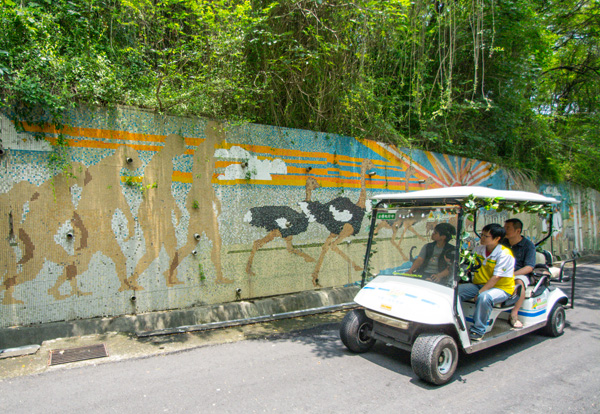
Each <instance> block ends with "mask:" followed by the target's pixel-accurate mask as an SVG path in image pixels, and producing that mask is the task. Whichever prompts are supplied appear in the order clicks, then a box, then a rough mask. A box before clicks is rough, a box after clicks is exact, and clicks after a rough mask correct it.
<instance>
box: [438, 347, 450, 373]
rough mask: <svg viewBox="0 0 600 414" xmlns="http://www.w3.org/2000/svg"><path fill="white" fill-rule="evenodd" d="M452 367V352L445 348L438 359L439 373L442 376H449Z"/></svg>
mask: <svg viewBox="0 0 600 414" xmlns="http://www.w3.org/2000/svg"><path fill="white" fill-rule="evenodd" d="M451 367H452V351H450V350H449V349H448V348H444V349H443V350H442V352H441V353H440V356H439V357H438V372H439V373H440V374H447V373H448V372H449V371H450V368H451Z"/></svg>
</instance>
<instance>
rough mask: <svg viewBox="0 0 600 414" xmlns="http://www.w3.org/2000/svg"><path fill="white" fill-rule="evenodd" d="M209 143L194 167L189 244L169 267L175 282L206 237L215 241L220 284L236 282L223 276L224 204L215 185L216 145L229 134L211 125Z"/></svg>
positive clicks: (200, 148) (213, 254)
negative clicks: (221, 224) (221, 217)
mask: <svg viewBox="0 0 600 414" xmlns="http://www.w3.org/2000/svg"><path fill="white" fill-rule="evenodd" d="M204 132H205V136H206V140H205V141H204V142H202V144H200V145H199V146H198V148H196V150H195V152H194V164H193V167H192V176H193V182H192V188H191V190H190V192H189V193H188V196H187V199H186V209H187V210H188V212H189V214H190V221H189V225H188V232H187V242H186V244H185V245H183V246H182V247H181V248H179V249H178V250H177V251H176V252H175V255H174V256H173V259H172V261H171V265H170V266H169V277H170V278H171V279H172V280H173V279H174V278H175V272H176V270H177V267H178V266H179V264H180V263H181V261H182V260H183V259H184V258H185V257H187V256H189V255H190V254H191V253H192V252H193V251H194V250H196V249H197V246H198V242H199V240H198V239H199V237H200V235H202V234H205V235H206V237H207V238H208V239H209V240H210V241H211V243H212V248H211V261H212V263H213V266H214V267H215V273H216V279H215V282H216V283H223V284H227V283H233V280H231V279H228V278H226V277H224V276H223V270H222V262H221V248H222V243H221V234H220V231H219V215H220V214H221V201H220V200H219V199H218V198H217V195H216V194H215V191H214V189H213V186H212V181H213V176H214V170H215V167H214V165H215V162H214V159H213V157H214V153H215V146H216V145H217V144H219V143H221V142H222V141H224V140H225V132H224V130H223V128H222V127H221V125H219V124H218V123H216V122H212V121H211V122H208V123H207V124H206V127H205V130H204Z"/></svg>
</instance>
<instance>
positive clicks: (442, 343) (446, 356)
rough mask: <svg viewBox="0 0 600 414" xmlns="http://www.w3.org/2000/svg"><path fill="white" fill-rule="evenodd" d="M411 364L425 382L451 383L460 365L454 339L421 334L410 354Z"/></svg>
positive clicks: (445, 336)
mask: <svg viewBox="0 0 600 414" xmlns="http://www.w3.org/2000/svg"><path fill="white" fill-rule="evenodd" d="M410 364H411V365H412V369H413V371H414V373H415V374H417V375H418V376H419V378H421V379H422V380H423V381H426V382H429V383H431V384H434V385H442V384H445V383H447V382H448V381H450V379H451V378H452V376H453V375H454V371H456V365H457V364H458V347H457V346H456V341H454V338H452V337H451V336H448V335H440V334H427V333H426V334H421V335H419V336H418V337H417V339H416V340H415V343H414V344H413V346H412V351H411V353H410Z"/></svg>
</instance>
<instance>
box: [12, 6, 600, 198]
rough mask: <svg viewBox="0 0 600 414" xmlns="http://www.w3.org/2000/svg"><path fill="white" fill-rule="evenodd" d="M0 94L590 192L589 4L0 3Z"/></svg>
mask: <svg viewBox="0 0 600 414" xmlns="http://www.w3.org/2000/svg"><path fill="white" fill-rule="evenodd" d="M0 4H1V6H2V7H0V30H1V32H2V34H3V36H0V78H1V84H0V99H1V101H0V105H1V106H2V108H1V109H2V110H3V111H4V112H6V113H7V114H9V116H11V117H12V118H13V119H15V120H17V121H18V122H22V121H27V122H33V121H39V120H42V121H43V122H52V123H55V124H57V125H59V124H60V123H61V115H62V114H63V113H64V110H65V108H67V107H69V106H70V105H80V104H91V105H117V104H124V105H133V106H138V107H145V108H151V109H154V110H156V111H158V112H169V113H173V114H179V115H196V116H206V117H210V118H217V119H227V120H229V121H251V122H258V123H264V124H272V125H278V126H284V127H292V128H305V129H312V130H317V131H323V132H331V133H339V134H345V135H350V136H356V137H361V138H371V139H376V140H382V141H386V142H391V143H395V144H398V145H400V146H407V147H415V148H421V149H425V150H433V151H439V152H444V153H451V154H457V155H462V156H467V157H475V158H479V159H485V160H488V161H492V162H495V163H498V164H501V165H506V166H511V167H516V168H520V169H524V170H526V171H529V172H530V173H531V174H534V175H538V176H542V177H544V178H548V179H552V180H561V179H567V180H572V181H575V182H578V183H581V184H584V185H587V186H591V187H594V188H597V189H600V177H599V175H598V174H595V173H594V167H595V166H596V165H598V164H599V161H600V150H598V148H599V146H598V140H599V139H600V138H598V137H599V136H600V135H599V131H598V129H599V125H600V123H599V122H598V121H600V119H599V115H598V99H599V98H598V96H600V94H599V92H600V91H599V88H600V86H599V85H600V57H599V54H600V45H599V40H598V39H600V36H599V33H598V31H599V30H600V29H599V28H600V21H599V20H600V11H599V9H600V8H599V1H598V0H561V1H556V0H506V1H503V2H498V1H496V0H490V1H483V0H471V1H465V0H457V1H455V2H443V1H439V0H434V1H425V0H416V1H408V0H355V1H349V2H343V1H337V0H281V1H273V0H213V1H207V0H163V1H158V0H70V1H68V0H53V1H51V0H37V1H35V2H34V1H24V0H23V1H15V0H0Z"/></svg>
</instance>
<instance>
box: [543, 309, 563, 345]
mask: <svg viewBox="0 0 600 414" xmlns="http://www.w3.org/2000/svg"><path fill="white" fill-rule="evenodd" d="M566 321H567V318H566V316H565V308H564V307H563V306H562V305H561V304H560V303H557V304H556V305H554V307H553V308H552V311H551V312H550V316H548V322H547V323H546V326H545V327H544V333H545V334H546V335H548V336H552V337H556V336H561V335H562V334H563V332H564V331H565V324H566Z"/></svg>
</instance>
